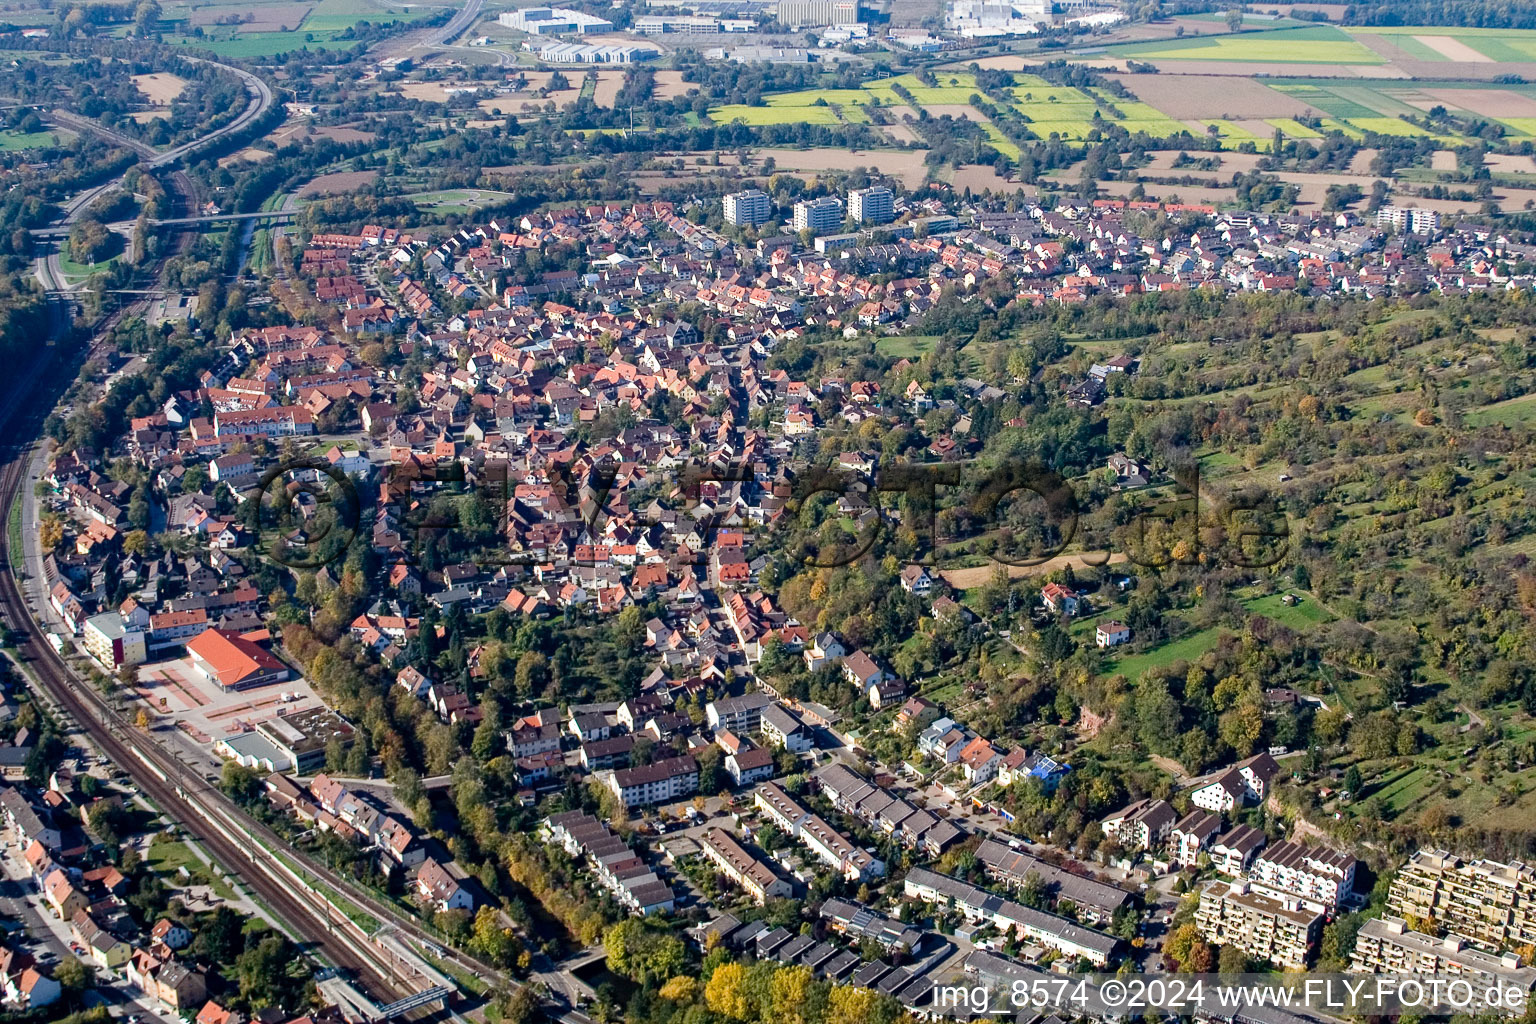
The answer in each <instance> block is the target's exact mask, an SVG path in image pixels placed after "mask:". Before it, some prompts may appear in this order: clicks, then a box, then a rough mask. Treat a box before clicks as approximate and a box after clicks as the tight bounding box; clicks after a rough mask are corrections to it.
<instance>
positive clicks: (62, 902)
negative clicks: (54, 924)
mask: <svg viewBox="0 0 1536 1024" xmlns="http://www.w3.org/2000/svg"><path fill="white" fill-rule="evenodd" d="M43 899H45V900H47V901H48V905H49V906H50V907H52V908H53V912H54V913H55V914H57V915H59V920H60V921H68V920H71V919H72V918H73V917H74V916H75V911H77V910H84V909H85V908H86V907H88V906H90V900H88V899H87V898H86V896H85V893H83V892H81V891H80V889H79V888H77V887H76V886H75V884H74V882H73V881H71V880H70V877H69V873H68V872H66V871H65V870H64V869H63V868H54V869H53V870H52V871H51V872H49V874H48V877H47V878H45V879H43Z"/></svg>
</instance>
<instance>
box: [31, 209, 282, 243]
mask: <svg viewBox="0 0 1536 1024" xmlns="http://www.w3.org/2000/svg"><path fill="white" fill-rule="evenodd" d="M295 213H297V211H296V210H261V211H259V212H257V213H214V214H209V215H208V216H206V217H166V218H164V219H162V220H152V221H149V222H148V223H149V226H150V227H152V228H185V227H202V226H204V225H208V224H231V223H235V222H238V221H247V220H269V221H286V220H292V219H293V217H294V214H295ZM112 226H121V227H124V228H131V227H132V226H133V222H132V221H122V222H120V224H118V225H112ZM71 227H73V225H71V224H50V225H48V226H47V227H41V228H33V229H32V231H31V234H32V237H33V238H39V239H50V238H51V239H60V238H67V237H69V229H70V228H71Z"/></svg>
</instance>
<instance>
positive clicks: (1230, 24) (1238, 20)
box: [1227, 7, 1243, 32]
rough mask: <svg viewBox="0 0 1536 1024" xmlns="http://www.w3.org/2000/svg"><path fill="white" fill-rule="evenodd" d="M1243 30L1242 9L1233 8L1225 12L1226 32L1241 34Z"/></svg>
mask: <svg viewBox="0 0 1536 1024" xmlns="http://www.w3.org/2000/svg"><path fill="white" fill-rule="evenodd" d="M1242 30H1243V9H1242V8H1241V7H1234V8H1232V9H1231V10H1229V11H1227V31H1229V32H1241V31H1242Z"/></svg>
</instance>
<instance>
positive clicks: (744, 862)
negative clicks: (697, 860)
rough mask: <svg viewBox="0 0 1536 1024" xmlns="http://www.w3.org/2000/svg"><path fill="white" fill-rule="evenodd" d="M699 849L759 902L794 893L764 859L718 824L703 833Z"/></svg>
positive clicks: (788, 883)
mask: <svg viewBox="0 0 1536 1024" xmlns="http://www.w3.org/2000/svg"><path fill="white" fill-rule="evenodd" d="M699 849H700V850H701V851H702V852H703V854H704V856H705V857H706V858H708V859H709V860H710V861H711V862H712V863H713V864H714V865H715V866H716V867H718V868H719V869H720V871H721V872H722V873H723V874H724V875H725V876H726V877H727V878H729V879H730V880H731V881H732V882H735V883H736V884H737V885H739V886H741V887H742V888H743V889H745V890H746V891H747V892H748V893H749V894H750V895H751V896H752V898H753V899H754V900H756V901H757V903H758V904H759V905H762V904H764V903H767V902H768V901H769V900H771V899H785V898H788V897H790V896H793V895H794V894H795V888H794V886H793V885H792V884H790V882H789V881H787V880H786V879H784V878H781V877H779V873H778V872H777V871H775V870H773V868H772V867H770V866H769V865H768V863H767V862H766V861H764V860H762V859H760V858H759V857H757V856H755V855H754V854H752V853H750V852H748V851H747V850H746V849H745V848H744V847H742V845H741V844H740V843H738V842H737V841H736V837H735V836H733V835H731V834H730V833H729V832H727V831H725V830H724V829H721V828H712V829H710V830H709V831H707V832H705V833H704V836H703V838H702V840H700V842H699Z"/></svg>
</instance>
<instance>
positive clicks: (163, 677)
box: [134, 658, 320, 744]
mask: <svg viewBox="0 0 1536 1024" xmlns="http://www.w3.org/2000/svg"><path fill="white" fill-rule="evenodd" d="M134 692H136V693H137V694H138V695H139V697H140V698H141V701H142V705H141V706H142V707H144V708H145V709H146V710H148V711H149V713H150V715H151V716H152V720H156V721H158V723H159V724H167V723H169V724H172V725H174V726H175V727H176V728H177V729H180V730H181V731H182V732H183V733H185V734H186V735H188V736H189V737H191V738H192V739H193V740H194V741H196V742H197V743H199V744H209V743H212V742H214V741H215V740H218V739H221V738H223V737H225V736H234V735H237V734H239V733H242V732H249V731H250V730H251V729H254V728H255V727H256V723H258V722H261V721H264V720H265V719H268V718H272V717H275V716H276V714H277V711H278V709H279V708H286V709H288V710H290V711H294V710H298V709H301V708H310V707H314V706H315V705H316V704H318V703H319V702H320V700H319V698H318V697H317V696H316V695H315V692H314V690H313V689H311V688H310V685H309V683H308V682H306V681H305V680H303V679H297V678H296V679H290V680H288V681H287V682H284V683H273V684H272V685H270V686H258V687H255V688H253V689H249V690H240V691H237V692H233V693H230V692H226V691H225V690H223V689H222V688H220V687H219V686H217V685H215V684H214V683H212V682H210V681H209V680H208V679H207V678H206V677H205V676H204V675H203V674H202V673H201V672H199V671H197V670H196V669H194V668H193V667H192V665H191V663H190V662H189V661H188V660H187V659H186V658H177V659H174V660H168V661H157V662H151V663H148V664H144V665H140V666H139V680H138V683H137V685H136V686H135V687H134Z"/></svg>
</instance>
